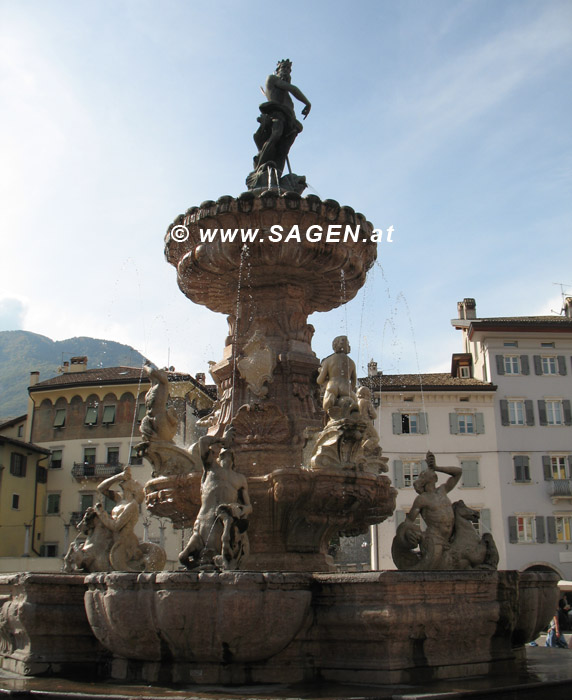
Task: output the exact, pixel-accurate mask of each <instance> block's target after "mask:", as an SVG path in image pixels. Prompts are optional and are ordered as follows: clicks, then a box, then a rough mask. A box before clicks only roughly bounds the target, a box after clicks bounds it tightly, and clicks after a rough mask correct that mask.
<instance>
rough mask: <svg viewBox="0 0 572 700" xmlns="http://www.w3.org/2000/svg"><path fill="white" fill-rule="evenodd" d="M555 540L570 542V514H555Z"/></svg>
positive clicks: (571, 518) (571, 532)
mask: <svg viewBox="0 0 572 700" xmlns="http://www.w3.org/2000/svg"><path fill="white" fill-rule="evenodd" d="M554 520H555V525H556V540H557V541H558V542H572V515H556V516H555V518H554Z"/></svg>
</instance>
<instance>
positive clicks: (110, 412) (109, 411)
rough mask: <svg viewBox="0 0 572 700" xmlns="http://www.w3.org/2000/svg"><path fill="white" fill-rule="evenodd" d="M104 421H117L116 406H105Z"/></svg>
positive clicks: (102, 420)
mask: <svg viewBox="0 0 572 700" xmlns="http://www.w3.org/2000/svg"><path fill="white" fill-rule="evenodd" d="M101 422H102V423H115V406H104V408H103V418H102V419H101Z"/></svg>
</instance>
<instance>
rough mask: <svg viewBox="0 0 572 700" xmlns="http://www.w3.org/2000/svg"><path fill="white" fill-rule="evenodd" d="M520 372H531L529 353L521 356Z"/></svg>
mask: <svg viewBox="0 0 572 700" xmlns="http://www.w3.org/2000/svg"><path fill="white" fill-rule="evenodd" d="M520 372H521V374H530V365H529V362H528V355H521V356H520Z"/></svg>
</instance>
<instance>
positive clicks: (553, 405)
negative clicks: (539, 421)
mask: <svg viewBox="0 0 572 700" xmlns="http://www.w3.org/2000/svg"><path fill="white" fill-rule="evenodd" d="M546 423H547V424H548V425H562V401H546Z"/></svg>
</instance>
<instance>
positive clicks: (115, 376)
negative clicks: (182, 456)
mask: <svg viewBox="0 0 572 700" xmlns="http://www.w3.org/2000/svg"><path fill="white" fill-rule="evenodd" d="M168 375H169V381H170V382H190V383H191V384H193V385H194V386H195V387H196V388H197V389H199V390H200V391H202V392H204V393H205V394H206V395H207V396H209V398H211V393H210V391H208V390H207V387H205V386H204V385H203V384H201V383H200V382H198V381H197V380H196V379H195V378H194V377H192V376H191V375H190V374H182V373H181V372H168ZM139 382H141V384H149V383H150V382H149V379H148V378H147V377H146V376H145V375H144V374H143V372H142V369H141V367H97V368H95V369H86V370H84V371H83V372H64V373H63V374H59V375H58V376H57V377H52V378H51V379H46V380H45V381H43V382H38V383H37V384H34V385H33V386H31V387H29V388H28V391H29V392H30V393H34V392H36V391H48V390H51V389H57V388H62V389H63V388H67V387H80V386H101V385H117V384H139Z"/></svg>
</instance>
